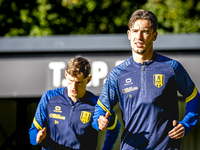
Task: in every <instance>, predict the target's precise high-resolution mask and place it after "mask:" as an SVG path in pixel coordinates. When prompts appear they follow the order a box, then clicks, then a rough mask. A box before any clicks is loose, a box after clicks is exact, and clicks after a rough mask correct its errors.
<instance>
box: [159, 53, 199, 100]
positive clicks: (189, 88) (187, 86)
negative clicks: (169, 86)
mask: <svg viewBox="0 0 200 150" xmlns="http://www.w3.org/2000/svg"><path fill="white" fill-rule="evenodd" d="M157 55H158V57H157V60H156V61H158V62H162V63H164V64H166V65H170V66H171V67H172V68H173V69H174V73H175V81H176V86H177V90H178V91H179V93H180V94H181V95H183V96H184V98H186V102H188V101H190V100H192V98H191V95H192V97H195V96H196V95H197V92H196V93H194V92H193V91H194V90H195V85H194V83H193V82H192V80H191V78H190V76H189V75H188V73H187V72H186V70H185V69H184V67H183V66H182V65H181V64H180V63H179V62H178V61H176V60H173V59H170V58H168V57H165V56H162V55H159V54H157ZM194 94H195V95H194Z"/></svg>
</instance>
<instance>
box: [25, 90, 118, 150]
mask: <svg viewBox="0 0 200 150" xmlns="http://www.w3.org/2000/svg"><path fill="white" fill-rule="evenodd" d="M97 100H98V96H95V95H94V94H92V93H91V92H89V91H86V94H85V95H84V97H83V98H81V99H78V101H77V102H76V103H73V102H72V100H71V99H70V98H69V97H68V95H67V88H66V87H65V88H64V87H63V88H57V89H53V90H49V91H46V92H45V93H44V94H43V95H42V97H41V100H40V102H39V104H38V107H37V109H36V113H35V117H34V120H33V123H32V125H31V128H30V129H29V135H30V142H31V144H33V145H37V142H36V136H37V133H38V131H39V130H42V129H43V128H44V127H46V128H47V135H46V137H45V139H44V140H43V141H42V143H41V145H42V149H43V150H55V149H56V150H58V149H59V150H72V149H75V150H85V149H88V150H95V149H96V146H97V138H98V132H97V131H96V130H95V129H94V128H93V127H92V125H91V123H92V120H93V119H92V116H93V114H94V109H95V104H96V103H97ZM112 114H113V116H115V117H114V119H115V120H113V119H111V124H110V128H111V130H108V131H107V140H106V142H105V146H104V148H103V149H104V150H109V149H111V148H112V146H113V145H114V143H115V142H116V140H117V138H118V134H119V130H120V123H119V120H118V118H117V117H116V115H115V113H114V112H112ZM108 138H109V139H111V140H108Z"/></svg>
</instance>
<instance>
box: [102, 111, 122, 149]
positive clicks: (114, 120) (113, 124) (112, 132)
mask: <svg viewBox="0 0 200 150" xmlns="http://www.w3.org/2000/svg"><path fill="white" fill-rule="evenodd" d="M120 127H121V123H120V122H119V119H118V117H117V114H115V112H114V111H112V112H111V116H110V121H109V124H108V126H107V133H106V139H105V141H104V147H103V150H111V149H112V148H113V146H114V144H115V142H116V141H117V138H118V136H119V132H120Z"/></svg>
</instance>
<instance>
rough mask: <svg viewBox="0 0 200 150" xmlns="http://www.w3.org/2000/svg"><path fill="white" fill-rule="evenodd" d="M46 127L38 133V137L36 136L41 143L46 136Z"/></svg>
mask: <svg viewBox="0 0 200 150" xmlns="http://www.w3.org/2000/svg"><path fill="white" fill-rule="evenodd" d="M46 130H47V129H46V128H45V127H44V128H43V129H42V130H40V131H39V132H38V133H37V137H36V142H37V143H38V144H39V143H41V142H42V140H43V139H44V138H45V137H46Z"/></svg>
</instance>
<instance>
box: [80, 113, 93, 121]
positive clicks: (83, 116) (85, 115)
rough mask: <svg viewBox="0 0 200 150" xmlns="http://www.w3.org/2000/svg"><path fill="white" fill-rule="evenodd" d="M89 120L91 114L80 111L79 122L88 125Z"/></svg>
mask: <svg viewBox="0 0 200 150" xmlns="http://www.w3.org/2000/svg"><path fill="white" fill-rule="evenodd" d="M90 118H91V113H90V112H87V111H82V112H81V116H80V120H81V122H82V123H84V124H85V123H88V122H89V121H90Z"/></svg>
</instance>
